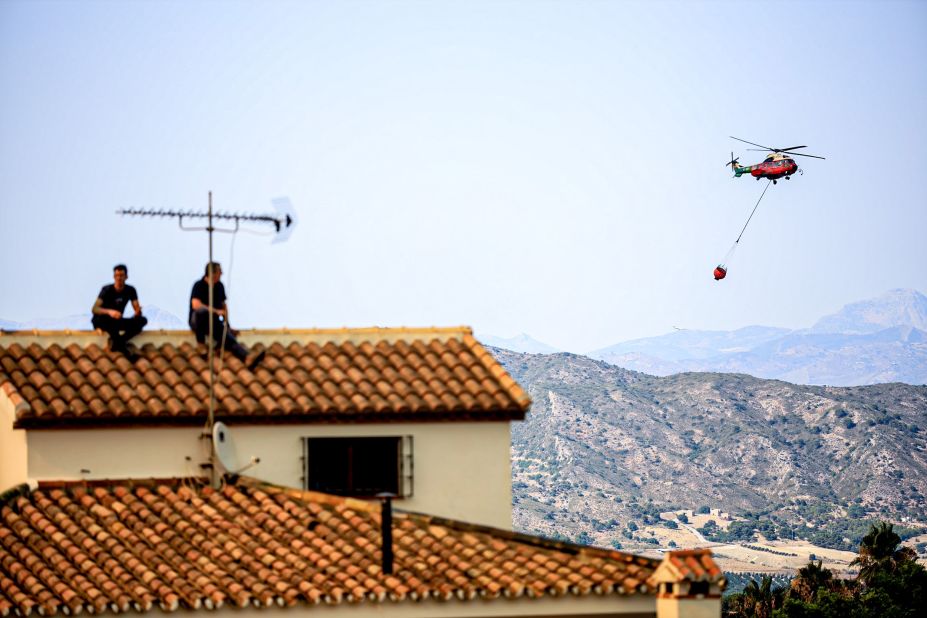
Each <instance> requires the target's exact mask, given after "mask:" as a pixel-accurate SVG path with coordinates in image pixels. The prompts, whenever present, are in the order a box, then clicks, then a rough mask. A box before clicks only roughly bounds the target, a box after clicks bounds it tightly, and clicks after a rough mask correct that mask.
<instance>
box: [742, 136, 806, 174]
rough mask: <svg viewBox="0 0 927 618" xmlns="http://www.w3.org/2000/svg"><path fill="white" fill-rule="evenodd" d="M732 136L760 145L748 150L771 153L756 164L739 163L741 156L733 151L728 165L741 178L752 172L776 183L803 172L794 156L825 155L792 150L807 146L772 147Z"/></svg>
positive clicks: (746, 142)
mask: <svg viewBox="0 0 927 618" xmlns="http://www.w3.org/2000/svg"><path fill="white" fill-rule="evenodd" d="M730 137H731V139H736V140H737V141H738V142H744V143H745V144H750V145H751V146H759V148H747V150H762V151H767V152H769V153H770V154H768V155H767V156H766V159H765V160H763V162H762V163H757V164H756V165H738V164H737V162H738V161H739V160H740V157H737V158H735V157H734V153H733V152H732V153H731V160H730V161H728V162H727V165H730V166H731V169H733V170H734V178H739V177H741V176H743V175H744V174H750V175H751V176H753V177H754V178H756V179H757V180H759V179H760V178H768V179H770V180H772V181H773V184H776V182H778V180H779V179H780V178H785V179H786V180H788V179H789V178H791V176H792V174H794V173H795V172H798V173H801V168H799V167H798V164H797V163H796V162H795V159H793V158H792V157H795V156H798V157H811V158H812V159H824V157H819V156H817V155H811V154H805V153H803V152H792V151H793V150H798V149H799V148H807V146H791V147H789V148H770V147H769V146H763V145H762V144H754V143H753V142H748V141H747V140H745V139H740V138H739V137H734V136H733V135H731V136H730Z"/></svg>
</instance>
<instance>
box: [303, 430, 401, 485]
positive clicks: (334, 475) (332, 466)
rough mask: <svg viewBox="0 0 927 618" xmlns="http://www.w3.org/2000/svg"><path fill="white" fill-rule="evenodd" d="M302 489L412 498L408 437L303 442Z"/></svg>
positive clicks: (310, 439)
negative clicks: (387, 494) (388, 494)
mask: <svg viewBox="0 0 927 618" xmlns="http://www.w3.org/2000/svg"><path fill="white" fill-rule="evenodd" d="M303 462H304V463H303V470H304V476H303V485H304V487H305V488H306V489H309V490H312V491H321V492H325V493H329V494H337V495H339V496H354V497H358V498H371V497H374V496H376V495H377V494H380V493H391V494H395V495H396V496H399V497H402V498H408V497H411V496H412V491H413V484H412V436H385V437H357V438H353V437H352V438H303Z"/></svg>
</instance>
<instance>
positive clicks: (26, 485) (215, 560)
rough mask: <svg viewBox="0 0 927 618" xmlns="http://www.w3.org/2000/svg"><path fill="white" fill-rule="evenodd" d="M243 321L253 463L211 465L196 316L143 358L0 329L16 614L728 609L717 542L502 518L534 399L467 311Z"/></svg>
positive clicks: (241, 406)
mask: <svg viewBox="0 0 927 618" xmlns="http://www.w3.org/2000/svg"><path fill="white" fill-rule="evenodd" d="M242 339H243V340H244V342H245V343H247V344H249V345H259V346H261V345H262V346H264V347H265V349H266V351H267V356H266V358H265V360H264V362H263V363H262V364H261V365H260V367H258V368H257V369H256V370H255V371H254V372H253V373H252V372H250V371H248V370H247V369H246V368H245V367H244V366H243V365H242V364H241V363H240V362H239V361H238V360H236V359H234V358H231V357H224V358H222V359H218V360H217V361H216V362H217V367H216V369H217V374H216V388H215V393H216V397H215V408H214V409H215V418H216V420H219V421H222V422H224V423H226V424H227V425H228V426H229V427H230V428H231V433H233V434H234V449H233V454H234V455H236V456H237V458H238V460H239V462H240V464H242V466H244V465H247V464H249V462H251V461H252V458H255V459H258V460H259V463H257V464H256V465H251V466H250V467H248V468H247V470H244V471H242V473H243V474H247V476H240V475H239V474H236V473H237V472H240V471H239V470H217V472H219V473H223V474H222V475H221V476H222V479H223V480H222V483H221V486H219V487H218V488H215V489H214V488H212V487H210V486H209V483H208V482H206V481H205V480H204V479H205V478H206V477H208V476H209V474H210V472H211V471H212V469H211V467H210V466H212V465H220V464H218V462H211V461H210V453H211V447H210V444H211V439H210V437H209V436H204V431H203V428H204V424H205V421H206V418H207V409H208V405H209V403H208V402H209V388H208V383H209V367H208V364H207V361H206V359H204V358H203V357H202V355H201V354H200V353H198V352H197V349H196V347H195V345H194V342H193V339H192V336H191V335H189V334H188V333H186V332H165V331H161V332H149V333H145V334H143V335H141V336H140V337H138V338H137V339H136V341H137V343H138V345H139V346H140V352H141V354H140V356H141V358H140V359H139V360H138V361H137V362H135V363H134V364H133V363H131V362H130V361H129V360H128V359H127V358H125V357H124V356H122V355H119V354H114V353H112V352H108V351H106V350H105V347H104V346H105V337H103V336H100V335H97V334H94V333H87V332H70V331H64V332H28V333H27V332H13V333H0V455H2V459H0V492H3V493H2V494H0V617H5V616H7V615H11V614H17V615H28V614H30V613H31V612H33V611H35V612H38V613H40V614H42V615H53V614H55V613H57V612H61V613H65V614H70V613H79V612H81V611H84V610H86V611H89V612H92V613H122V612H128V611H135V612H144V611H150V610H151V611H155V610H157V611H173V610H179V609H186V610H196V609H212V610H214V611H232V612H234V613H235V615H237V616H240V615H242V612H243V611H244V612H247V611H252V609H253V608H258V607H260V608H262V609H261V612H262V615H267V612H268V611H271V612H276V611H284V609H283V608H287V607H291V606H292V607H294V609H292V610H287V611H290V612H295V611H300V610H299V609H296V608H304V609H305V608H309V607H312V608H313V611H321V610H322V609H325V610H326V611H327V612H330V613H331V612H334V613H336V614H345V615H348V614H350V615H352V616H366V615H376V616H435V615H442V616H445V615H451V616H484V615H485V616H490V615H492V616H532V615H545V616H554V615H573V616H586V615H635V616H660V617H661V618H663V617H669V616H677V615H678V616H690V615H691V616H703V615H712V616H717V615H718V614H719V611H720V601H719V598H720V592H721V588H722V587H723V585H724V579H723V577H722V575H721V573H720V571H719V570H718V568H717V566H716V565H715V564H714V562H713V561H712V559H711V555H710V552H708V551H694V552H692V551H690V552H673V553H670V554H668V555H667V557H666V558H665V559H664V560H663V561H662V562H661V561H658V560H653V559H650V558H645V557H639V556H633V555H629V554H625V553H621V552H615V551H609V550H604V549H596V548H590V547H582V546H578V545H573V544H569V543H558V542H555V541H550V540H546V539H541V538H538V537H532V536H528V535H522V534H517V533H513V532H511V531H510V528H511V469H510V459H509V449H510V423H511V422H512V421H517V420H521V419H523V418H524V415H525V413H526V412H527V410H528V407H529V405H530V400H529V398H528V397H527V395H526V394H525V393H524V392H523V391H522V390H521V388H520V387H519V386H518V385H517V384H516V383H515V382H514V380H512V378H511V377H510V376H509V375H508V374H507V373H506V372H505V371H504V370H503V369H502V367H501V366H500V365H499V364H498V363H497V362H496V361H495V360H494V359H493V358H492V357H491V356H490V355H489V354H488V353H487V352H486V350H485V349H483V347H482V346H481V345H480V344H479V343H478V342H476V340H475V339H473V337H472V334H471V333H470V331H469V329H466V328H449V329H436V328H431V329H379V328H373V329H332V330H302V331H287V330H277V331H255V332H250V333H245V334H244V335H243V337H242ZM227 446H228V448H232V447H231V445H230V444H229V445H227ZM226 463H228V461H226ZM381 493H389V494H392V495H395V496H397V497H396V498H395V499H394V500H392V505H393V506H394V507H395V509H396V510H395V512H394V513H393V515H392V524H391V525H389V524H388V523H386V524H384V522H388V517H387V516H386V515H384V514H381V508H382V507H381V505H380V504H379V503H378V502H376V501H375V500H371V499H372V498H374V497H375V496H376V495H377V494H381ZM424 513H428V515H426V514H424ZM390 536H392V539H393V542H392V544H388V543H387V542H386V541H385V540H384V539H388V538H389V537H390ZM390 548H392V555H393V557H392V559H391V560H390V558H389V554H390V551H389V549H390ZM390 571H392V572H391V573H390ZM490 599H497V600H496V601H494V602H488V601H489V600H490ZM248 608H252V609H248ZM272 608H275V609H272ZM706 612H707V613H706ZM288 615H293V614H288Z"/></svg>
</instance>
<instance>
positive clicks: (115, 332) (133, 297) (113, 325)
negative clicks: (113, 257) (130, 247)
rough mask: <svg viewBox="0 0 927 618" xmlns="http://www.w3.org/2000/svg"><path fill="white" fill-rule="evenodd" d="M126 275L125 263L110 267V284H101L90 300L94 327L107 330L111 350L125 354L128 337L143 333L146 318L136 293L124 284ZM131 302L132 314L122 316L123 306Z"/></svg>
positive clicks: (127, 274) (127, 271)
mask: <svg viewBox="0 0 927 618" xmlns="http://www.w3.org/2000/svg"><path fill="white" fill-rule="evenodd" d="M128 278H129V269H128V268H126V265H125V264H117V265H116V266H114V267H113V284H112V285H104V286H103V289H102V290H100V295H99V296H97V300H96V302H95V303H93V309H91V312H92V313H93V317H92V318H91V319H90V321H91V323H92V324H93V327H94V328H99V329H100V330H102V331H104V332H106V333H109V341H110V346H109V347H110V349H111V350H113V351H114V352H122V353H124V354H125V353H127V352H128V349H127V348H126V344H127V343H128V342H129V339H131V338H132V337H134V336H135V335H137V334H139V333H140V332H142V329H143V328H144V327H145V324H148V319H147V318H146V317H144V316H143V315H142V307H141V306H140V305H139V304H138V293H137V292H136V291H135V288H134V287H132V286H131V285H126V279H128ZM130 302H131V303H132V309H134V310H135V315H134V316H133V317H131V318H124V317H122V313H123V311H125V308H126V305H128V304H129V303H130Z"/></svg>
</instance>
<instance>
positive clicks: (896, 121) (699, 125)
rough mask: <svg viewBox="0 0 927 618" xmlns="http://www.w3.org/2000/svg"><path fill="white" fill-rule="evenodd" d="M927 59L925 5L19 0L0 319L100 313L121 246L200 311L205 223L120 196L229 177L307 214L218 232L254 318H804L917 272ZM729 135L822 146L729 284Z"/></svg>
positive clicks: (765, 208) (600, 338) (733, 230)
mask: <svg viewBox="0 0 927 618" xmlns="http://www.w3.org/2000/svg"><path fill="white" fill-rule="evenodd" d="M925 59H927V3H924V2H872V3H869V2H850V3H836V2H818V3H791V2H774V3H769V2H766V3H750V2H736V3H720V2H719V3H702V4H694V3H668V2H654V3H631V2H490V3H484V2H472V1H470V2H315V3H308V2H295V3H285V2H261V3H257V2H253V3H251V2H239V3H231V2H212V3H210V2H195V3H182V2H176V3H165V2H159V3H149V2H125V3H120V2H15V1H14V2H11V1H5V2H3V3H0V274H2V277H3V281H4V285H3V289H4V292H3V294H2V295H0V318H5V319H8V320H18V321H25V320H30V319H33V318H36V317H47V316H63V315H68V314H74V313H80V312H85V311H87V310H88V309H89V307H90V305H91V304H92V301H93V298H94V296H95V294H96V292H97V291H98V290H99V287H100V285H102V284H103V283H106V282H107V281H109V280H110V278H111V267H112V265H113V264H114V263H116V262H121V261H124V262H126V263H128V264H129V267H130V283H132V284H134V285H136V286H137V287H138V289H139V292H140V296H141V301H142V304H143V305H146V304H148V305H157V306H159V307H161V308H163V309H166V310H168V311H171V312H172V313H174V314H176V315H178V316H184V315H185V314H186V303H187V298H188V295H189V289H190V286H191V284H192V282H193V281H194V279H195V278H197V277H198V276H199V275H200V274H201V272H202V266H203V263H204V262H205V259H206V239H205V236H204V235H199V234H185V233H181V232H179V231H178V230H177V227H176V224H174V223H172V222H169V221H138V220H129V219H120V218H118V217H116V216H115V215H114V214H113V212H114V211H115V210H116V209H118V208H124V207H133V206H145V207H164V208H184V209H187V208H205V205H206V194H207V191H209V190H212V191H213V192H214V195H215V204H216V207H217V208H218V209H224V210H235V211H238V210H248V211H257V212H264V211H268V210H270V200H271V198H274V197H277V196H281V195H286V196H289V197H290V199H291V200H292V202H293V204H294V206H295V207H296V208H297V210H298V212H299V216H300V219H301V220H300V225H299V227H298V228H297V229H296V231H295V232H294V234H293V236H292V238H291V239H290V241H289V242H288V243H285V244H279V245H271V244H270V243H269V242H268V241H267V239H266V238H261V237H256V236H251V235H240V236H239V237H238V239H237V240H236V243H235V256H234V264H233V265H232V268H231V269H229V268H228V262H229V238H228V237H220V238H219V239H218V242H217V249H216V255H217V257H218V259H219V260H220V261H222V262H224V263H225V264H226V279H228V278H229V277H230V278H231V290H230V296H231V298H230V305H231V308H232V316H233V320H232V321H233V323H235V324H236V325H237V326H239V327H252V326H256V327H279V326H284V325H285V326H290V327H309V326H341V325H349V326H368V325H381V326H397V325H410V326H425V325H433V324H434V325H456V324H469V325H472V326H473V327H474V328H476V329H477V330H478V331H482V332H486V333H493V334H496V335H501V336H509V335H512V334H514V333H517V332H520V331H525V332H528V333H530V334H532V335H533V336H534V337H536V338H538V339H540V340H543V341H546V342H548V343H550V344H552V345H554V346H557V347H559V348H562V349H568V350H572V351H579V352H583V351H588V350H590V349H593V348H598V347H603V346H606V345H609V344H612V343H616V342H618V341H621V340H624V339H630V338H634V337H641V336H648V335H656V334H661V333H664V332H667V331H669V330H670V329H671V327H672V326H674V325H676V326H684V327H688V328H702V329H731V328H737V327H741V326H745V325H749V324H767V325H774V326H785V327H793V328H794V327H802V326H807V325H810V324H811V323H812V322H813V321H814V320H815V319H817V318H818V317H819V316H820V315H822V314H824V313H828V312H831V311H834V310H836V309H837V308H839V307H840V306H841V305H843V304H845V303H847V302H851V301H855V300H858V299H861V298H865V297H868V296H874V295H877V294H880V293H882V292H884V291H885V290H888V289H890V288H896V287H912V288H917V289H919V290H921V291H925V290H927V243H925V241H924V238H925V231H927V186H925V182H924V180H925V177H927V175H925V173H924V160H925V157H924V154H923V151H924V147H925V144H927V69H925V68H924V67H925V63H924V61H925ZM728 135H737V136H739V137H743V138H745V139H748V140H751V141H755V142H759V143H764V144H770V145H773V146H792V145H795V144H807V145H808V146H809V148H808V149H807V151H808V152H810V153H813V154H818V155H822V156H826V157H827V160H826V161H818V160H802V161H800V163H801V164H802V165H803V167H804V168H805V175H804V176H801V177H796V178H794V179H792V180H791V181H789V182H787V183H786V182H784V181H783V182H780V183H779V185H777V186H775V187H772V188H770V190H769V192H768V193H767V195H766V198H765V199H764V202H763V204H762V205H761V206H760V209H759V210H758V212H757V214H756V216H755V217H754V220H753V222H752V223H751V226H750V228H749V229H748V230H747V232H746V234H745V235H744V239H743V241H742V243H741V245H742V246H741V247H740V249H739V251H738V255H737V256H736V258H735V259H734V261H733V262H732V263H731V265H730V274H729V277H728V279H727V280H725V281H723V282H720V283H716V282H715V281H714V280H713V279H712V277H711V271H712V269H713V268H714V266H715V265H716V264H717V262H718V261H719V260H720V259H721V258H722V257H723V256H724V255H725V253H726V252H727V250H728V248H729V247H730V245H731V243H732V242H733V240H734V238H736V236H737V233H738V232H739V231H740V228H741V226H742V225H743V222H744V220H745V219H746V217H747V215H748V214H749V212H750V209H751V208H752V207H753V203H754V202H755V200H756V198H757V197H758V196H759V194H760V192H761V191H762V184H761V183H758V182H756V181H754V180H752V179H748V178H741V179H737V180H731V178H730V173H729V172H728V171H726V170H725V168H724V163H725V161H727V159H728V156H729V153H730V151H731V150H734V151H735V153H737V154H739V155H740V157H741V161H742V162H744V163H746V162H750V161H751V159H752V158H753V156H754V155H756V160H760V158H761V155H760V153H749V152H747V151H745V150H744V148H741V147H740V146H738V145H737V143H736V142H734V141H732V140H730V139H728V137H727V136H728ZM742 146H743V145H742ZM763 182H765V181H763ZM229 271H231V272H229ZM227 284H228V282H227Z"/></svg>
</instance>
